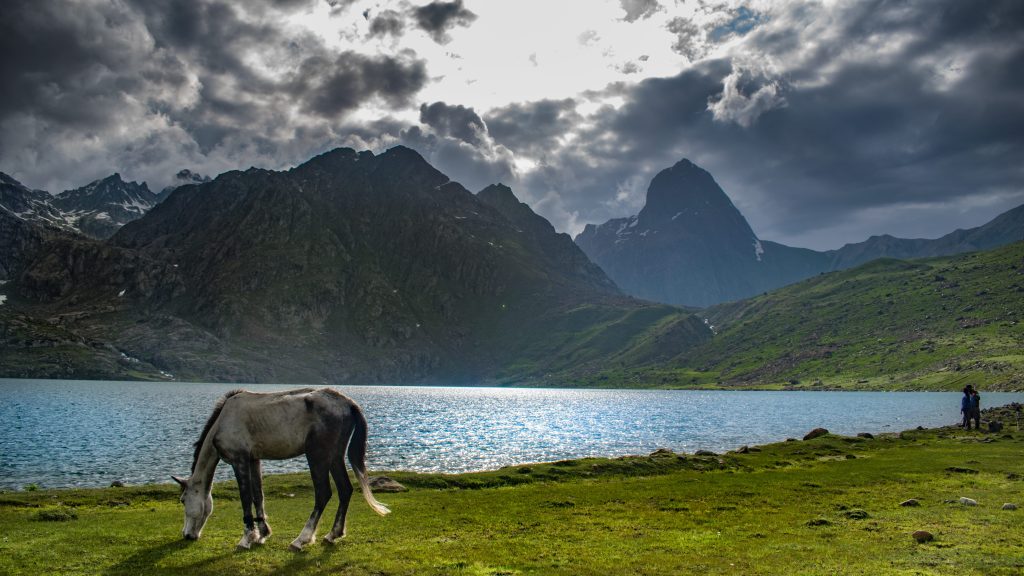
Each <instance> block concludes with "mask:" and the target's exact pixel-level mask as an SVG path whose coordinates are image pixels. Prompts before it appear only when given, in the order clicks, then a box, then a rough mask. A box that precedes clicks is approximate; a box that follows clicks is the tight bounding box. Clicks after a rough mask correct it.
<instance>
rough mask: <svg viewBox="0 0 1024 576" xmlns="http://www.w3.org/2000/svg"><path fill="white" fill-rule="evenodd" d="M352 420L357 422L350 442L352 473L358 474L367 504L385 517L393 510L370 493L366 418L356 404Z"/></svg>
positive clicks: (349, 451)
mask: <svg viewBox="0 0 1024 576" xmlns="http://www.w3.org/2000/svg"><path fill="white" fill-rule="evenodd" d="M352 418H353V420H354V421H355V422H353V427H352V438H351V439H350V440H349V442H348V462H349V464H351V465H352V471H353V472H355V473H356V479H357V480H359V487H360V488H362V490H363V498H365V499H366V503H367V504H369V505H370V508H373V511H374V512H376V513H377V514H380V515H381V516H383V515H385V514H388V513H390V512H391V510H390V509H388V507H387V506H385V505H384V504H381V503H380V502H379V501H378V500H377V499H376V498H374V497H373V492H371V491H370V479H369V478H367V476H366V417H365V416H363V411H362V410H361V409H360V408H359V406H358V405H356V404H355V403H353V404H352Z"/></svg>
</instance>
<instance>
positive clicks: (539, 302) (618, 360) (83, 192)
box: [0, 147, 1024, 386]
mask: <svg viewBox="0 0 1024 576" xmlns="http://www.w3.org/2000/svg"><path fill="white" fill-rule="evenodd" d="M175 182H176V184H180V186H174V187H172V188H171V189H170V190H168V189H165V190H164V191H162V192H161V194H160V195H154V194H153V193H152V192H151V191H150V190H149V189H148V187H147V186H146V185H145V184H136V183H131V182H124V181H123V180H122V179H121V178H120V176H119V175H117V174H114V175H113V176H111V177H109V178H105V179H102V180H98V181H96V182H93V183H92V184H90V185H88V186H85V187H82V188H79V189H76V190H70V191H67V192H64V193H61V194H59V195H57V196H53V195H51V194H49V193H47V192H43V191H39V190H31V189H29V188H27V187H26V186H23V185H21V184H20V183H18V182H17V181H16V180H14V179H13V178H10V177H9V176H6V175H3V174H0V281H3V282H2V283H0V296H2V298H0V376H6V377H54V378H113V379H122V378H131V379H171V378H176V379H184V380H205V381H235V382H307V383H310V382H311V383H319V382H328V383H446V384H453V383H472V384H479V383H499V384H500V383H519V382H531V383H548V384H555V385H571V384H574V383H575V384H586V385H591V386H633V385H648V386H650V385H663V386H693V385H719V383H722V385H726V384H732V383H739V384H741V385H761V384H764V383H766V382H776V383H777V382H778V380H779V379H788V380H793V381H799V382H803V383H804V384H806V382H807V379H808V378H813V379H824V380H825V382H826V384H824V385H825V386H828V385H830V384H828V382H829V376H828V375H827V374H823V373H822V370H826V371H829V374H834V375H837V376H834V377H835V378H838V377H839V376H838V375H842V374H845V373H847V372H849V373H851V374H857V375H863V376H865V377H867V378H869V379H870V378H880V377H881V375H884V374H889V373H891V372H892V370H893V365H894V363H895V364H896V365H897V367H907V366H909V367H910V368H908V370H911V369H912V370H913V371H916V372H914V373H913V374H910V373H908V374H906V375H905V376H904V377H903V378H904V380H905V381H906V382H924V385H925V386H928V385H930V384H928V382H932V381H933V380H934V381H935V382H938V380H935V378H934V374H936V372H935V371H936V370H945V369H946V367H948V366H953V365H954V364H957V363H958V362H960V361H961V360H962V361H963V362H974V363H977V362H982V363H983V364H978V365H979V366H981V365H983V366H986V367H987V368H984V371H985V372H984V373H985V374H989V375H993V374H994V375H996V376H993V377H994V378H995V377H998V378H1010V379H1011V381H1012V382H1018V383H1019V382H1020V377H1019V374H1020V371H1019V370H1017V368H1015V366H1017V365H1016V364H1014V363H1015V362H1018V363H1019V355H1015V354H1014V353H1011V352H1010V351H1008V350H1010V348H1012V347H1013V346H1016V345H1017V344H1018V343H1019V328H1018V327H1017V326H1018V325H1017V323H1016V322H1017V321H1016V317H1015V316H1013V315H1014V314H1016V308H1019V306H1014V303H1016V302H1018V301H1019V297H1020V296H1019V293H1020V292H1021V291H1022V290H1024V288H1022V287H1021V286H1018V284H1021V283H1022V282H1021V281H1020V279H1019V277H1020V274H1022V273H1024V270H1022V269H1021V268H1020V254H1019V252H1020V246H1021V244H1016V245H1015V246H1016V248H1014V249H1007V250H1003V251H1001V252H999V251H997V252H996V253H994V254H995V255H994V256H989V255H982V256H973V255H967V256H964V257H960V258H959V259H954V260H950V261H948V262H940V263H911V264H907V263H903V262H896V261H893V260H888V259H883V260H881V261H879V262H876V263H871V264H868V265H866V266H865V265H861V266H860V267H858V268H856V269H854V270H851V271H850V272H842V273H838V275H836V274H824V275H822V273H823V272H828V271H831V270H837V269H841V268H849V267H853V266H857V265H858V264H861V263H863V262H866V261H869V260H874V259H877V258H879V257H891V256H895V257H900V258H915V257H920V256H932V255H935V254H948V253H953V252H963V251H968V250H977V249H984V248H988V247H991V246H995V245H1000V244H1006V243H1010V242H1013V241H1014V240H1018V239H1020V238H1021V237H1022V233H1021V230H1022V229H1024V225H1022V219H1024V208H1017V209H1015V210H1012V211H1010V212H1007V213H1006V214H1003V215H1001V216H999V217H998V218H996V219H995V220H993V221H992V222H990V223H989V224H986V225H985V226H981V227H979V228H975V229H972V230H966V231H957V232H954V233H951V234H949V235H947V236H944V237H943V238H940V239H937V240H902V239H897V238H892V237H889V236H881V237H873V238H871V239H869V240H868V241H866V242H863V243H860V244H851V245H847V246H844V247H843V248H842V249H840V250H834V251H829V252H816V251H813V250H806V249H800V248H791V247H787V246H784V245H781V244H777V243H773V242H768V241H764V240H760V239H759V238H758V237H757V236H756V235H755V234H754V232H753V230H752V229H751V228H750V226H749V224H748V223H747V222H746V220H745V219H744V217H743V216H742V214H740V212H739V211H738V210H737V209H736V207H735V206H734V205H733V204H732V202H731V201H730V200H729V198H728V196H726V195H725V193H724V192H723V191H722V190H721V188H720V187H719V186H718V185H717V184H716V183H715V181H714V179H713V178H712V177H711V175H710V174H708V173H707V172H706V171H704V170H702V169H700V168H699V167H697V166H695V165H694V164H692V163H691V162H688V161H686V160H683V161H681V162H679V163H678V164H676V165H675V166H673V167H672V168H670V169H668V170H665V171H663V172H661V173H660V174H658V175H657V176H656V177H655V178H654V180H653V181H652V183H651V186H650V188H649V190H648V197H647V204H646V205H645V207H644V209H643V210H642V211H641V212H640V213H639V214H637V215H636V216H633V217H629V218H620V219H615V220H612V221H609V222H607V223H605V224H603V225H601V226H593V225H591V226H588V227H587V228H586V229H585V230H584V232H583V233H581V234H580V235H579V236H578V237H577V239H576V242H573V240H572V239H571V238H570V237H569V236H568V235H566V234H559V233H557V232H556V231H555V229H554V227H553V226H552V225H551V224H550V223H549V222H548V221H547V220H545V219H544V218H542V217H541V216H539V215H537V214H536V213H534V212H533V210H531V209H530V207H529V206H527V205H526V204H524V203H522V202H520V201H519V199H518V198H516V196H515V194H514V193H513V191H512V190H511V189H510V188H508V187H507V186H504V185H501V184H496V185H492V186H488V187H487V188H485V189H484V190H481V191H480V192H479V193H477V194H473V193H471V192H469V191H468V190H466V189H465V188H463V187H462V186H461V185H460V184H458V183H456V182H453V181H451V180H449V178H448V177H447V176H445V175H444V174H442V173H440V172H439V171H437V170H436V169H434V168H433V167H432V166H430V165H429V164H428V163H427V162H426V161H425V160H424V159H423V158H422V157H421V156H420V155H419V154H417V153H416V152H414V151H413V150H410V149H408V148H404V147H396V148H392V149H391V150H388V151H387V152H385V153H383V154H380V155H374V154H372V153H370V152H356V151H354V150H350V149H337V150H332V151H330V152H327V153H325V154H322V155H320V156H317V157H315V158H313V159H311V160H309V161H307V162H306V163H304V164H302V165H300V166H297V167H295V168H293V169H291V170H287V171H281V172H277V171H270V170H259V169H255V168H252V169H249V170H246V171H244V172H243V171H234V172H228V173H225V174H222V175H220V176H218V177H217V178H216V179H215V180H209V179H208V178H204V177H201V176H196V175H195V174H193V173H191V172H188V171H182V172H181V173H179V174H178V176H177V178H176V180H175ZM161 197H163V198H164V199H163V201H161ZM1014 250H1016V251H1014ZM588 254H589V255H590V258H588ZM975 258H980V259H977V260H975ZM599 264H600V266H599ZM1000 270H1002V271H1003V272H1004V273H1005V275H1006V278H1001V277H1000V278H999V279H998V281H996V279H995V277H994V276H992V277H991V278H990V277H989V276H986V275H991V274H999V271H1000ZM606 272H607V274H606ZM812 276H813V277H815V279H812V280H807V281H804V282H799V283H797V284H796V285H794V286H791V287H789V288H786V289H784V290H778V291H775V292H772V293H770V294H766V295H763V296H761V294H762V293H764V292H768V291H769V290H772V289H773V288H776V287H778V286H782V285H786V284H791V283H794V282H798V281H800V280H801V279H803V278H808V277H812ZM620 287H621V288H622V289H623V290H624V291H625V292H627V293H629V294H632V295H634V296H638V297H640V298H644V300H639V299H637V298H635V297H633V296H628V295H626V294H624V293H623V291H620ZM965 287H966V288H965ZM903 293H906V294H908V295H913V298H911V297H910V296H906V297H903V296H899V297H897V294H903ZM750 295H758V296H756V297H754V298H752V299H748V300H742V301H739V302H736V303H731V304H722V305H718V306H714V307H712V308H708V309H706V310H702V311H701V313H700V316H699V317H698V316H695V315H694V314H692V313H691V312H692V309H691V310H686V309H682V308H678V307H676V306H673V305H669V304H658V303H655V302H653V301H662V302H674V303H684V304H689V305H700V306H707V305H709V304H712V303H715V302H721V301H724V300H740V299H742V298H744V297H747V296H750ZM947 316H951V317H952V318H953V319H954V320H953V321H952V323H950V322H949V321H947V320H949V318H948V317H947ZM883 319H884V322H883ZM880 322H883V323H885V326H886V327H885V328H884V329H882V328H880V326H881V325H882V324H880ZM980 327H990V328H984V329H983V328H980ZM960 330H965V331H968V330H973V331H974V332H970V333H969V334H968V333H967V332H963V333H959V332H958V331H960ZM716 332H717V334H716ZM965 335H969V336H971V338H972V340H970V342H972V343H978V342H982V345H984V346H985V347H987V348H991V349H992V350H997V351H998V352H999V354H1000V356H999V359H998V361H996V360H992V361H991V362H990V361H989V359H987V357H986V356H984V355H982V356H978V354H976V353H975V352H973V349H974V344H971V346H969V348H970V350H971V351H970V353H968V352H965V350H964V349H965V347H967V345H966V344H964V342H966V340H964V338H965ZM980 335H984V336H986V337H988V336H991V338H988V339H987V340H984V341H982V340H980V339H979V338H980ZM883 343H884V345H883ZM886 346H889V347H890V348H892V347H897V346H898V347H899V348H898V349H899V350H900V351H901V352H900V354H902V355H903V356H900V355H893V353H892V350H889V349H888V348H886V349H885V350H883V348H885V347H886ZM915 346H917V347H920V349H921V350H926V351H927V354H917V355H915V354H916V353H915V352H914V347H915ZM1007 346H1009V347H1010V348H1007ZM893 349H896V348H893ZM1004 352H1005V353H1004ZM865 354H868V355H869V356H870V357H869V356H865ZM879 354H881V355H882V356H883V357H884V358H882V359H881V360H879V359H878V358H877V357H878V355H879ZM911 356H913V360H914V362H909V361H903V360H901V358H904V357H908V358H909V357H911ZM979 358H981V359H980V360H979ZM901 362H902V363H901ZM972 365H974V364H972ZM1005 366H1010V368H1005ZM949 369H953V368H949ZM1007 370H1009V371H1007ZM928 374H932V376H928ZM971 374H979V372H977V371H974V372H971ZM1007 375H1009V376H1007ZM928 378H932V380H928ZM942 382H946V380H942ZM1004 384H1005V382H1004Z"/></svg>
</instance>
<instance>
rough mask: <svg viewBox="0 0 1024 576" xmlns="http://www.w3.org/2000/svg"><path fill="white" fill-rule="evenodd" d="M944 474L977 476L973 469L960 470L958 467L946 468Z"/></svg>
mask: <svg viewBox="0 0 1024 576" xmlns="http://www.w3.org/2000/svg"><path fill="white" fill-rule="evenodd" d="M946 472H952V473H954V474H977V473H978V471H977V470H975V469H974V468H962V467H960V466H949V467H948V468H946Z"/></svg>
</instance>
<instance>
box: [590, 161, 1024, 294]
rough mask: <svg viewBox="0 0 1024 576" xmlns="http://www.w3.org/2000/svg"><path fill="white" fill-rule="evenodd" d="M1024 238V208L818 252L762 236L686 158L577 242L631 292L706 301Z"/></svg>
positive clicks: (663, 173)
mask: <svg viewBox="0 0 1024 576" xmlns="http://www.w3.org/2000/svg"><path fill="white" fill-rule="evenodd" d="M1021 239H1024V206H1020V207H1017V208H1015V209H1013V210H1010V211H1009V212H1006V213H1004V214H1002V215H1000V216H998V217H997V218H995V219H994V220H992V221H991V222H989V223H988V224H985V225H984V226H980V227H978V228H973V229H970V230H957V231H955V232H952V233H950V234H947V235H946V236H943V237H942V238H938V239H935V240H924V239H902V238H894V237H892V236H888V235H886V236H873V237H871V238H869V239H868V240H866V241H864V242H860V243H857V244H847V245H845V246H843V247H842V248H840V249H838V250H829V251H825V252H819V251H815V250H809V249H805V248H793V247H790V246H785V245H783V244H778V243H775V242H770V241H765V240H760V239H759V238H758V237H757V236H756V235H755V234H754V232H753V230H751V228H750V225H749V224H748V223H747V221H746V219H745V218H744V217H743V215H742V214H740V212H739V210H737V209H736V207H735V206H734V205H733V204H732V202H731V201H730V200H729V197H728V196H727V195H726V194H725V192H724V191H722V189H721V187H719V186H718V184H717V183H716V182H715V180H714V178H713V177H712V176H711V174H709V173H708V172H707V171H705V170H703V169H701V168H699V167H698V166H696V165H695V164H693V163H692V162H690V161H688V160H685V159H684V160H682V161H680V162H679V163H677V164H676V165H675V166H673V167H671V168H668V169H666V170H663V171H662V172H660V173H659V174H658V175H657V176H655V177H654V179H653V180H652V181H651V185H650V187H649V188H648V191H647V200H646V204H645V206H644V208H643V209H642V210H641V211H640V213H639V214H638V215H636V216H630V217H628V218H616V219H612V220H609V221H608V222H605V223H604V224H601V225H593V224H588V225H587V226H586V227H585V228H584V230H583V231H582V232H581V233H580V234H579V235H578V236H577V237H576V243H577V244H578V245H579V246H580V248H582V249H583V251H584V252H585V253H586V254H587V256H589V257H590V259H591V260H593V261H594V262H595V263H597V264H598V265H599V266H601V268H602V269H604V271H605V272H607V273H608V275H609V276H610V277H611V278H612V280H614V281H615V283H616V284H618V285H619V286H620V287H621V288H622V289H623V290H624V291H625V292H626V293H628V294H632V295H634V296H637V297H639V298H646V299H649V300H654V301H658V302H666V303H670V304H676V305H682V306H697V307H705V306H711V305H714V304H718V303H721V302H728V301H734V300H739V299H742V298H747V297H750V296H753V295H755V294H761V293H763V292H766V291H769V290H773V289H775V288H778V287H781V286H785V285H788V284H792V283H793V282H796V281H799V280H802V279H805V278H810V277H811V276H814V275H817V274H821V273H823V272H830V271H835V270H843V269H846V268H850V267H853V266H857V265H859V264H863V263H865V262H869V261H871V260H874V259H877V258H924V257H930V256H941V255H951V254H959V253H963V252H969V251H974V250H983V249H988V248H993V247H996V246H1003V245H1006V244H1008V243H1011V242H1015V241H1018V240H1021Z"/></svg>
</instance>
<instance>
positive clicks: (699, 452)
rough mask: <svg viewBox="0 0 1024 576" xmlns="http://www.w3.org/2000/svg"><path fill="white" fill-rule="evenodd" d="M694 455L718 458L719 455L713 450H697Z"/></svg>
mask: <svg viewBox="0 0 1024 576" xmlns="http://www.w3.org/2000/svg"><path fill="white" fill-rule="evenodd" d="M694 455H696V456H718V454H715V453H714V452H712V451H711V450H697V451H696V452H694Z"/></svg>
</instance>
